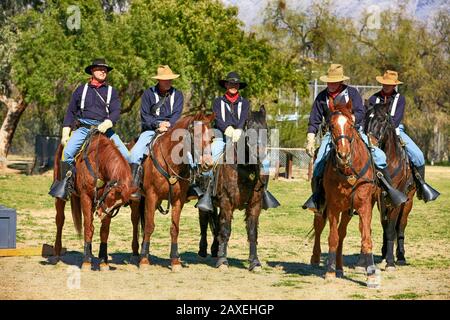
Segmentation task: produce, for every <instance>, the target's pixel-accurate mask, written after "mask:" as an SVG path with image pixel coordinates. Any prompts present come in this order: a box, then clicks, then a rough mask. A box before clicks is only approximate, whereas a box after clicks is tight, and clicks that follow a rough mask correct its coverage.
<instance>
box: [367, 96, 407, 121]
mask: <svg viewBox="0 0 450 320" xmlns="http://www.w3.org/2000/svg"><path fill="white" fill-rule="evenodd" d="M397 95H398V96H397ZM386 99H387V100H386V102H387V103H388V104H389V109H388V112H389V113H390V114H391V116H392V122H393V123H394V125H395V127H396V128H397V127H398V126H399V125H400V124H401V122H402V120H403V115H404V114H405V104H406V100H405V97H404V96H402V95H401V94H400V93H398V92H397V91H395V90H394V92H392V94H391V95H390V96H389V97H386ZM369 103H370V104H376V103H384V96H382V95H381V91H378V92H377V93H375V94H374V95H373V96H371V97H370V98H369Z"/></svg>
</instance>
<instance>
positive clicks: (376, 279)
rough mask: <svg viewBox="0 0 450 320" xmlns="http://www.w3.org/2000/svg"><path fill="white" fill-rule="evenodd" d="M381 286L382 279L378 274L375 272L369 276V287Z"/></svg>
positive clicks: (376, 287) (377, 287)
mask: <svg viewBox="0 0 450 320" xmlns="http://www.w3.org/2000/svg"><path fill="white" fill-rule="evenodd" d="M380 287H381V279H380V276H379V275H377V274H373V275H371V276H368V277H367V288H370V289H379V288H380Z"/></svg>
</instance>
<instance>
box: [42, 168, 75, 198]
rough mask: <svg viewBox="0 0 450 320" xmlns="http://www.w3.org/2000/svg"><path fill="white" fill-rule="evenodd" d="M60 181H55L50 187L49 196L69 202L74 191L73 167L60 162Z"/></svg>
mask: <svg viewBox="0 0 450 320" xmlns="http://www.w3.org/2000/svg"><path fill="white" fill-rule="evenodd" d="M60 166H61V167H60V170H61V171H60V179H61V180H55V181H54V182H53V184H52V186H51V187H50V191H49V193H48V194H49V195H51V196H52V197H55V198H59V199H61V200H64V201H67V200H68V199H69V196H70V194H71V193H72V191H73V165H71V164H68V163H67V162H64V161H61V162H60Z"/></svg>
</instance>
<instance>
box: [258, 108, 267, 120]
mask: <svg viewBox="0 0 450 320" xmlns="http://www.w3.org/2000/svg"><path fill="white" fill-rule="evenodd" d="M259 112H261V113H262V115H263V116H264V118H265V117H266V107H264V105H262V106H261V107H259Z"/></svg>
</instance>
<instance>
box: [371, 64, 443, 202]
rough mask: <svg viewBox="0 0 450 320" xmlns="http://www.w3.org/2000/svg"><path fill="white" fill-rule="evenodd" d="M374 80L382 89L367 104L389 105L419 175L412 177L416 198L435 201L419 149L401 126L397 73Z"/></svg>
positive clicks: (402, 104)
mask: <svg viewBox="0 0 450 320" xmlns="http://www.w3.org/2000/svg"><path fill="white" fill-rule="evenodd" d="M376 80H377V81H378V82H379V83H381V84H382V85H383V88H382V89H381V91H379V92H377V93H375V94H374V95H373V96H371V97H370V98H369V103H370V104H372V105H375V106H376V105H377V104H389V109H388V110H389V111H388V112H389V113H390V115H391V120H392V123H393V124H394V126H395V128H396V129H395V131H396V132H397V135H399V136H400V138H401V140H402V141H403V142H404V144H405V149H406V153H407V154H408V157H409V159H410V160H411V162H412V164H413V166H414V167H415V168H416V169H417V175H419V177H417V175H414V177H415V180H416V185H417V197H418V198H419V199H423V201H425V202H428V201H432V200H435V199H436V198H437V197H438V196H439V192H437V191H436V190H434V189H432V188H431V187H430V186H429V185H428V184H427V183H425V181H424V179H425V157H424V156H423V153H422V151H421V150H420V149H419V147H418V146H417V145H416V144H415V143H414V141H413V140H412V139H411V138H410V137H409V136H408V135H407V134H406V133H405V127H404V126H403V124H402V121H403V115H404V114H405V104H406V100H405V97H404V96H402V95H401V94H400V93H398V92H397V91H396V90H395V87H396V86H397V85H399V84H402V83H403V82H401V81H399V80H398V73H397V72H396V71H393V70H386V72H385V73H384V75H383V76H377V77H376Z"/></svg>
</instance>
